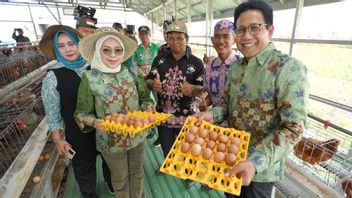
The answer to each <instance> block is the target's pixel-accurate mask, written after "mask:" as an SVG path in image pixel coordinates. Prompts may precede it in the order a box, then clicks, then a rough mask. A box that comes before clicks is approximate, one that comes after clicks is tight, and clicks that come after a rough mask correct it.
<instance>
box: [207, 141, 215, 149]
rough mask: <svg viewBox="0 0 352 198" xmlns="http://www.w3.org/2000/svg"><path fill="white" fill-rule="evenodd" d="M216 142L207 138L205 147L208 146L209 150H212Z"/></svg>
mask: <svg viewBox="0 0 352 198" xmlns="http://www.w3.org/2000/svg"><path fill="white" fill-rule="evenodd" d="M215 146H216V144H215V142H214V141H213V140H209V141H208V142H207V147H208V148H210V149H211V150H213V149H214V148H215Z"/></svg>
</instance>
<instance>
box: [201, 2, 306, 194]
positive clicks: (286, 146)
mask: <svg viewBox="0 0 352 198" xmlns="http://www.w3.org/2000/svg"><path fill="white" fill-rule="evenodd" d="M234 22H235V25H236V29H235V33H236V44H237V47H238V49H239V50H240V52H241V53H242V54H243V56H244V58H242V59H240V60H238V61H237V62H235V63H234V64H233V65H232V67H231V69H230V70H229V74H228V80H227V84H226V86H225V92H224V97H223V99H222V101H220V102H219V105H218V106H216V107H215V108H213V109H212V110H211V111H209V112H204V113H199V115H198V117H199V119H198V122H200V121H201V120H202V119H206V120H208V121H214V122H216V123H220V122H221V121H223V120H224V119H227V121H228V123H229V127H231V128H235V129H237V130H243V131H248V132H249V133H250V134H251V138H250V143H249V149H248V155H247V160H245V161H241V162H239V163H238V164H237V165H236V166H235V167H234V168H233V169H232V170H230V171H229V172H228V173H226V175H232V174H239V175H241V176H242V178H243V182H242V185H243V186H242V188H241V195H240V196H234V195H230V194H227V197H250V198H256V197H258V198H259V197H260V198H270V197H271V193H272V188H273V185H274V182H277V181H279V180H281V179H283V177H284V167H285V158H286V157H287V156H288V155H289V154H290V153H291V152H292V150H293V147H294V145H295V144H296V143H297V142H298V141H299V140H300V139H301V136H302V133H303V130H304V126H305V123H306V119H307V107H306V106H307V101H308V81H307V69H306V67H305V66H304V65H303V64H302V63H301V62H300V61H298V60H297V59H294V58H292V57H290V56H288V55H286V54H283V53H282V52H280V51H278V50H276V48H275V46H274V44H273V43H272V42H271V39H272V35H273V33H274V26H273V10H272V8H271V7H270V6H269V5H268V4H266V3H265V2H264V1H247V2H244V3H242V4H240V5H239V6H238V7H237V8H236V10H235V14H234Z"/></svg>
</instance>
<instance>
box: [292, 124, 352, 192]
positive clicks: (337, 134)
mask: <svg viewBox="0 0 352 198" xmlns="http://www.w3.org/2000/svg"><path fill="white" fill-rule="evenodd" d="M307 128H308V129H307V130H306V131H305V132H304V134H303V138H302V140H301V141H300V142H299V143H298V144H297V145H296V146H295V148H294V152H293V153H292V154H291V155H290V156H289V159H291V160H292V161H293V162H294V163H295V164H296V165H297V166H299V167H301V168H302V169H304V171H305V172H306V173H307V174H309V175H312V176H314V177H315V178H317V179H318V180H320V181H321V182H322V183H324V184H326V185H327V186H328V187H330V188H331V189H333V190H334V191H336V192H337V194H339V195H340V196H341V197H344V196H345V192H347V191H348V185H345V186H344V187H343V186H342V182H343V181H344V180H346V178H349V177H351V178H352V136H351V135H350V134H348V133H346V132H345V131H341V130H340V129H338V128H336V127H333V126H329V123H328V121H325V122H321V121H318V120H315V119H309V121H308V126H307ZM347 132H348V131H347ZM350 188H351V189H352V182H351V187H350ZM351 198H352V197H351Z"/></svg>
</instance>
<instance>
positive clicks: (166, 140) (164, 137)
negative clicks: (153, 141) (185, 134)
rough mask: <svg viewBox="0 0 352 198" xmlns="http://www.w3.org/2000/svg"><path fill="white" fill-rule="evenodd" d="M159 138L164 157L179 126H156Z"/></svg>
mask: <svg viewBox="0 0 352 198" xmlns="http://www.w3.org/2000/svg"><path fill="white" fill-rule="evenodd" d="M158 131H159V138H160V143H161V149H162V150H163V153H164V157H166V156H167V154H168V153H169V151H170V150H171V147H172V145H173V144H174V142H175V140H176V138H177V136H178V134H179V133H180V131H181V128H168V127H166V126H163V125H160V126H158Z"/></svg>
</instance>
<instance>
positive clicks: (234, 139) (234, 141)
mask: <svg viewBox="0 0 352 198" xmlns="http://www.w3.org/2000/svg"><path fill="white" fill-rule="evenodd" d="M240 143H241V140H240V138H237V137H234V138H231V144H236V145H240Z"/></svg>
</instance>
